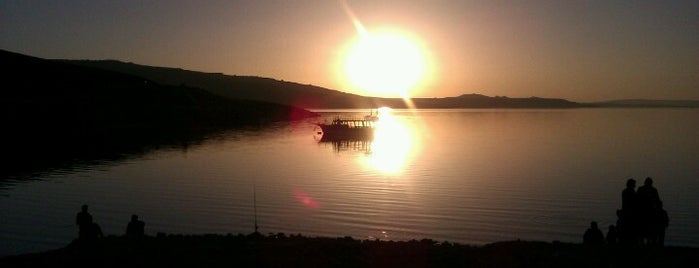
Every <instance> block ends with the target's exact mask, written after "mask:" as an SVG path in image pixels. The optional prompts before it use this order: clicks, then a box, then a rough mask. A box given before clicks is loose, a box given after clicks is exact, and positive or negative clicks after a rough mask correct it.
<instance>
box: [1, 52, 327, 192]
mask: <svg viewBox="0 0 699 268" xmlns="http://www.w3.org/2000/svg"><path fill="white" fill-rule="evenodd" d="M0 67H2V71H1V72H0V74H1V75H2V83H3V86H2V94H0V109H1V112H0V120H1V122H2V124H3V125H2V127H3V131H1V132H0V140H1V141H2V142H3V147H2V148H3V152H4V153H5V154H6V156H7V157H6V160H5V161H4V165H3V169H0V189H1V188H2V180H3V179H4V178H5V175H7V174H15V173H17V172H26V171H30V170H46V169H50V168H54V167H60V166H65V165H68V163H69V162H70V163H72V162H81V163H82V162H90V161H102V160H104V159H118V158H122V157H124V156H126V155H134V154H135V155H140V154H142V153H144V152H146V151H148V150H150V149H151V148H158V147H169V146H182V147H185V148H186V147H188V146H189V145H191V144H195V143H197V142H198V141H200V140H202V139H203V137H205V136H207V135H210V134H212V133H214V132H218V131H223V130H227V129H231V128H239V127H245V128H250V127H255V128H261V127H264V126H266V125H268V124H269V123H273V122H279V121H289V120H291V119H303V118H308V117H312V116H317V114H316V113H312V112H310V111H307V110H304V109H299V108H295V107H292V106H288V105H282V104H277V103H271V102H261V101H254V100H239V99H238V100H232V99H228V98H224V97H220V96H218V95H215V94H212V93H210V92H209V91H206V90H204V89H201V88H195V87H190V86H185V85H176V86H173V85H166V84H161V83H159V82H155V81H153V80H151V79H147V78H143V77H141V76H135V75H130V74H125V73H122V72H114V71H109V70H105V69H100V68H92V67H86V66H80V65H76V64H69V63H65V62H60V61H52V60H45V59H40V58H35V57H30V56H25V55H21V54H17V53H12V52H8V51H2V50H0Z"/></svg>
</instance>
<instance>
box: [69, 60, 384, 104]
mask: <svg viewBox="0 0 699 268" xmlns="http://www.w3.org/2000/svg"><path fill="white" fill-rule="evenodd" d="M61 62H66V63H72V64H77V65H81V66H89V67H95V68H101V69H105V70H111V71H117V72H121V73H125V74H130V75H137V76H141V77H145V78H147V79H150V80H153V81H156V82H159V83H162V84H168V85H187V86H193V87H198V88H203V89H206V90H208V91H210V92H212V93H214V94H216V95H219V96H223V97H227V98H230V99H246V100H257V101H267V102H273V103H279V104H284V105H292V106H296V107H302V108H367V107H374V105H373V104H372V103H370V99H367V98H365V97H362V96H359V95H354V94H349V93H344V92H340V91H337V90H331V89H327V88H322V87H317V86H312V85H302V84H299V83H294V82H287V81H280V80H275V79H271V78H264V77H256V76H231V75H224V74H220V73H204V72H196V71H188V70H183V69H178V68H166V67H153V66H145V65H138V64H134V63H125V62H120V61H114V60H100V61H93V60H61Z"/></svg>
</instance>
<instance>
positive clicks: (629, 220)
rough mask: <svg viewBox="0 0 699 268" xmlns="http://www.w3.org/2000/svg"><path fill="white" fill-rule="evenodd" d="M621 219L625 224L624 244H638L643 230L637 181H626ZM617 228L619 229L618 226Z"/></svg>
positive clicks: (622, 193)
mask: <svg viewBox="0 0 699 268" xmlns="http://www.w3.org/2000/svg"><path fill="white" fill-rule="evenodd" d="M619 218H620V219H621V221H622V222H623V224H624V229H623V236H624V237H623V240H624V241H623V242H625V244H637V243H638V240H639V236H640V232H641V229H642V228H641V224H640V216H639V209H638V193H637V192H636V180H634V179H628V180H626V188H625V189H624V190H623V191H622V192H621V215H620V216H619ZM617 228H619V225H618V224H617Z"/></svg>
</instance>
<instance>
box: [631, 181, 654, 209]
mask: <svg viewBox="0 0 699 268" xmlns="http://www.w3.org/2000/svg"><path fill="white" fill-rule="evenodd" d="M636 196H637V197H638V207H639V208H640V209H642V210H650V209H652V208H654V207H657V206H658V203H659V202H660V195H659V194H658V189H655V187H653V179H651V178H650V177H648V178H646V180H645V181H644V182H643V186H641V187H638V191H636Z"/></svg>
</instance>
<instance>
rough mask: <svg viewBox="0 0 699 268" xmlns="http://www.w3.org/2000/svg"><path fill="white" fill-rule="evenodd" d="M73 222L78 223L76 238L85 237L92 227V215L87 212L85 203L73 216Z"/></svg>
mask: <svg viewBox="0 0 699 268" xmlns="http://www.w3.org/2000/svg"><path fill="white" fill-rule="evenodd" d="M75 224H76V225H78V230H79V231H78V238H81V239H85V238H86V237H87V236H88V234H89V233H90V230H91V229H92V215H90V213H89V212H87V205H83V206H82V210H81V211H80V212H78V215H77V216H75Z"/></svg>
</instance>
